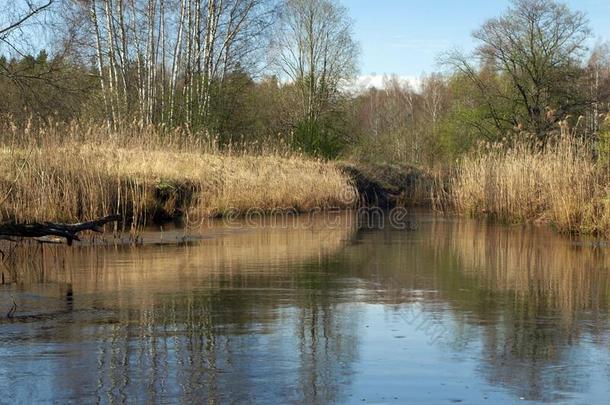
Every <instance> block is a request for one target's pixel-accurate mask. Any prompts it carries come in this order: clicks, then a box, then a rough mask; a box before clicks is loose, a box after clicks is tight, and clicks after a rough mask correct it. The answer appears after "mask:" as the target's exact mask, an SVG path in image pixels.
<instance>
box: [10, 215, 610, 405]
mask: <svg viewBox="0 0 610 405" xmlns="http://www.w3.org/2000/svg"><path fill="white" fill-rule="evenodd" d="M347 215H348V214H343V216H342V217H341V216H340V217H341V218H343V219H344V220H343V221H339V222H337V221H335V222H333V223H334V224H335V226H334V227H332V228H329V227H327V226H324V225H325V224H324V223H323V222H321V223H317V224H316V226H314V227H312V228H308V229H303V228H302V227H298V226H297V227H290V228H287V229H286V228H283V227H273V226H267V227H257V228H252V227H251V228H248V227H246V228H244V229H239V230H227V229H224V228H218V229H207V230H203V231H202V232H201V235H202V240H201V241H199V242H197V243H191V244H184V245H172V244H168V245H157V244H148V245H145V246H142V247H137V248H133V247H128V246H116V247H109V248H105V249H93V248H74V249H65V248H62V247H45V248H44V249H43V250H42V251H41V250H40V249H38V250H35V251H32V250H27V251H26V250H24V251H22V252H14V254H13V256H12V259H11V261H10V262H9V264H8V266H6V267H5V268H4V270H3V271H4V272H5V279H6V280H8V281H10V282H11V283H10V284H6V285H4V286H1V287H0V310H1V311H2V312H5V310H6V311H8V310H9V309H10V308H11V306H12V305H13V304H12V302H13V300H14V301H15V303H16V304H17V309H16V311H15V313H14V314H13V317H12V318H10V319H9V318H6V317H5V318H2V319H1V320H0V389H2V390H3V392H5V393H6V394H5V395H7V398H6V399H7V401H9V402H25V401H30V402H32V401H55V402H68V401H76V402H89V401H98V402H111V403H114V402H127V401H129V402H133V401H136V400H138V401H147V402H192V401H193V400H196V401H197V402H208V403H314V404H315V403H320V404H322V403H353V402H361V401H362V400H363V399H364V400H367V401H368V402H378V403H392V401H394V402H393V403H404V402H405V401H407V402H410V401H432V402H441V403H448V402H450V401H458V400H459V401H467V402H481V401H485V400H486V399H488V400H492V401H495V402H503V401H506V402H512V401H514V400H517V399H520V398H524V399H527V400H530V401H542V402H545V401H549V402H553V401H559V400H563V401H567V402H571V401H575V402H588V403H591V402H596V401H597V400H601V399H602V398H605V396H607V394H608V386H607V379H608V377H609V376H610V373H608V370H610V368H609V367H608V366H609V365H610V363H609V356H608V343H609V339H608V332H607V331H608V330H609V329H608V327H609V326H610V325H609V324H608V269H609V268H610V267H609V266H608V260H609V257H608V254H607V253H606V251H605V250H602V249H599V248H597V249H595V248H592V247H588V246H587V244H586V243H583V241H578V242H577V243H575V242H574V241H571V240H569V239H566V238H561V237H556V236H555V235H553V234H551V233H549V232H546V231H544V230H540V229H524V228H507V227H501V226H493V225H487V224H484V223H480V222H476V221H469V220H449V219H444V218H439V217H434V216H430V215H424V214H422V215H418V216H417V217H418V221H419V227H418V229H417V230H416V231H414V230H410V231H404V230H395V229H391V228H390V227H387V226H386V227H383V229H357V228H356V227H355V226H354V221H353V220H348V219H349V218H348V217H347ZM149 236H151V235H149ZM151 237H152V236H151ZM171 237H172V234H171V233H166V234H165V236H164V238H166V239H168V238H171ZM585 242H586V241H585ZM424 324H425V325H427V326H426V327H425V328H424V327H422V325H424ZM430 325H433V326H434V327H436V328H437V329H433V330H435V331H436V332H437V334H438V336H437V337H439V339H430V336H429V335H430V334H429V333H428V332H430V330H431V329H430V328H429V326H430ZM426 328H428V329H426ZM33 382H36V384H37V389H36V390H32V389H31V385H32V384H33ZM396 401H398V402H396Z"/></svg>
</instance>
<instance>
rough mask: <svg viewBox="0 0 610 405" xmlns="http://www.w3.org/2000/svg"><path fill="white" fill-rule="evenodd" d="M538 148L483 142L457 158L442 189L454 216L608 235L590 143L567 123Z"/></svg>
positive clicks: (600, 167)
mask: <svg viewBox="0 0 610 405" xmlns="http://www.w3.org/2000/svg"><path fill="white" fill-rule="evenodd" d="M561 129H562V130H561V133H560V134H558V135H557V136H556V137H555V138H553V139H551V141H549V142H548V143H547V144H546V145H545V146H544V147H543V146H541V145H533V144H532V142H530V141H529V140H528V139H521V140H517V141H515V142H513V143H512V144H510V145H506V144H494V145H489V144H488V145H485V147H482V148H481V149H480V150H478V151H477V152H475V153H472V154H470V155H468V156H466V157H464V158H462V159H460V160H459V161H458V163H457V165H456V167H455V170H454V172H453V174H452V175H451V176H450V179H449V180H448V181H447V184H446V187H445V188H442V187H439V190H441V191H440V192H439V194H441V193H445V194H444V195H445V197H444V198H445V200H446V204H445V205H447V206H449V207H451V208H452V209H454V210H455V211H457V212H458V213H460V214H467V215H475V216H477V215H486V216H491V217H494V218H496V219H499V220H500V221H503V222H508V223H525V222H530V223H547V224H551V225H552V226H554V227H556V228H557V229H558V230H559V231H560V232H567V233H587V234H603V235H608V234H610V193H609V186H610V176H609V172H608V165H607V164H606V163H604V160H603V159H599V157H597V156H596V154H597V152H596V151H597V149H598V148H597V147H596V144H595V143H594V142H592V141H587V140H583V139H582V138H579V137H576V136H575V135H574V134H573V133H572V131H570V130H569V128H568V127H567V124H565V123H564V124H562V128H561Z"/></svg>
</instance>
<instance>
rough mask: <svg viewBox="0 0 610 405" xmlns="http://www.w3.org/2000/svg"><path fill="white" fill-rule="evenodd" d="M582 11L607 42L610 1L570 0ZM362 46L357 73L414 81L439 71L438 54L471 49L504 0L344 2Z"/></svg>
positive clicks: (609, 22) (597, 33)
mask: <svg viewBox="0 0 610 405" xmlns="http://www.w3.org/2000/svg"><path fill="white" fill-rule="evenodd" d="M565 2H566V3H567V4H568V5H569V6H570V7H571V8H572V9H574V10H581V11H584V12H585V13H586V14H587V16H588V17H589V20H590V23H591V24H590V25H591V28H592V29H593V31H594V35H595V36H596V38H594V39H593V40H592V43H595V42H596V41H597V40H610V0H568V1H565ZM343 4H344V5H345V6H346V7H347V8H348V9H349V11H350V14H351V17H352V18H353V19H354V22H355V26H354V33H355V35H356V38H357V39H358V41H359V42H360V45H361V50H362V55H361V64H360V74H361V75H373V74H376V75H383V74H391V73H395V74H397V75H399V76H405V77H417V76H420V75H421V74H422V73H424V72H427V73H430V72H432V71H435V70H438V66H437V65H436V59H437V56H438V54H439V53H441V52H443V51H445V50H449V49H453V48H456V47H458V48H461V49H463V50H469V49H472V47H473V42H472V40H471V38H470V34H471V32H472V31H474V30H475V29H476V28H477V27H479V26H480V25H481V24H482V23H483V22H484V21H485V20H487V19H488V18H491V17H494V16H497V15H499V14H501V13H502V12H503V11H504V10H506V8H507V7H508V4H509V1H508V0H487V1H485V0H461V1H460V0H453V1H452V0H343Z"/></svg>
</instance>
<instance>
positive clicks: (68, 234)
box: [0, 215, 120, 246]
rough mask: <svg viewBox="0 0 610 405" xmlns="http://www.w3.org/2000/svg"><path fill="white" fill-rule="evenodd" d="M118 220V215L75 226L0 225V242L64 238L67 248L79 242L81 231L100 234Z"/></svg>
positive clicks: (48, 240)
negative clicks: (21, 239)
mask: <svg viewBox="0 0 610 405" xmlns="http://www.w3.org/2000/svg"><path fill="white" fill-rule="evenodd" d="M119 219H120V216H119V215H108V216H105V217H103V218H99V219H96V220H94V221H88V222H79V223H76V224H58V223H53V222H43V223H33V224H17V223H4V224H0V240H8V241H11V242H18V241H19V239H17V238H34V239H35V240H37V241H38V242H41V243H57V240H56V239H55V238H57V237H59V238H65V239H66V242H67V243H68V246H70V245H72V242H73V241H75V240H76V241H80V238H79V237H78V233H80V232H82V231H93V232H98V233H101V232H102V231H103V229H102V227H103V226H104V225H106V224H107V223H110V222H115V221H118V220H119Z"/></svg>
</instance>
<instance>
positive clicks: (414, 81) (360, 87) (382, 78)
mask: <svg viewBox="0 0 610 405" xmlns="http://www.w3.org/2000/svg"><path fill="white" fill-rule="evenodd" d="M391 77H392V76H389V75H381V74H371V75H361V76H358V77H357V78H356V79H355V80H353V81H352V82H351V83H350V84H349V85H348V86H346V87H347V89H349V90H351V91H354V92H361V91H364V90H368V89H371V88H373V87H375V88H377V89H384V88H385V85H386V82H387V80H388V79H390V78H391ZM393 77H395V78H397V79H398V81H399V82H400V83H401V84H403V85H404V86H407V85H408V86H410V87H411V88H412V89H414V90H415V91H419V89H420V85H421V79H420V78H419V77H416V76H405V75H402V76H397V75H395V76H393Z"/></svg>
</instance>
